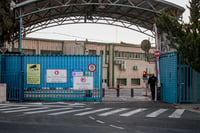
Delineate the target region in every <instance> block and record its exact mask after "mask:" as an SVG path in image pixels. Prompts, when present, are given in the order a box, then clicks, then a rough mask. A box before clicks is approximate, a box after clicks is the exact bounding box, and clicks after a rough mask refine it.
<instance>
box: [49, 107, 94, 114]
mask: <svg viewBox="0 0 200 133" xmlns="http://www.w3.org/2000/svg"><path fill="white" fill-rule="evenodd" d="M89 109H92V108H84V109H75V110H68V111H63V112H57V113H51V114H48V115H61V114H67V113H73V112H78V111H85V110H89Z"/></svg>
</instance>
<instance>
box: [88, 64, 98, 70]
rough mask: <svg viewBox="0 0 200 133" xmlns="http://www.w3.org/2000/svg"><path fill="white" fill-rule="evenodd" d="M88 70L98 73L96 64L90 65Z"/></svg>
mask: <svg viewBox="0 0 200 133" xmlns="http://www.w3.org/2000/svg"><path fill="white" fill-rule="evenodd" d="M88 70H89V71H90V72H94V71H96V65H95V64H89V65H88Z"/></svg>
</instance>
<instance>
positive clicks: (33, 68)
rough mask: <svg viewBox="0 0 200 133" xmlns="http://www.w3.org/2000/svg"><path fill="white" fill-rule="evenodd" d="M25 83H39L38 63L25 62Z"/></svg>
mask: <svg viewBox="0 0 200 133" xmlns="http://www.w3.org/2000/svg"><path fill="white" fill-rule="evenodd" d="M26 69H27V75H26V78H27V84H40V64H27V65H26Z"/></svg>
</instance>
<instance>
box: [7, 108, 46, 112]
mask: <svg viewBox="0 0 200 133" xmlns="http://www.w3.org/2000/svg"><path fill="white" fill-rule="evenodd" d="M40 109H47V107H40V108H31V109H21V110H12V111H5V112H3V113H15V112H26V111H30V110H40Z"/></svg>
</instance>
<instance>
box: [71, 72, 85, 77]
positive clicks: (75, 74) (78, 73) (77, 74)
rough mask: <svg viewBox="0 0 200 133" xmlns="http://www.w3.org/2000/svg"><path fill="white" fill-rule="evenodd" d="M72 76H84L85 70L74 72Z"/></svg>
mask: <svg viewBox="0 0 200 133" xmlns="http://www.w3.org/2000/svg"><path fill="white" fill-rule="evenodd" d="M72 76H75V77H82V76H83V72H72Z"/></svg>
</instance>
